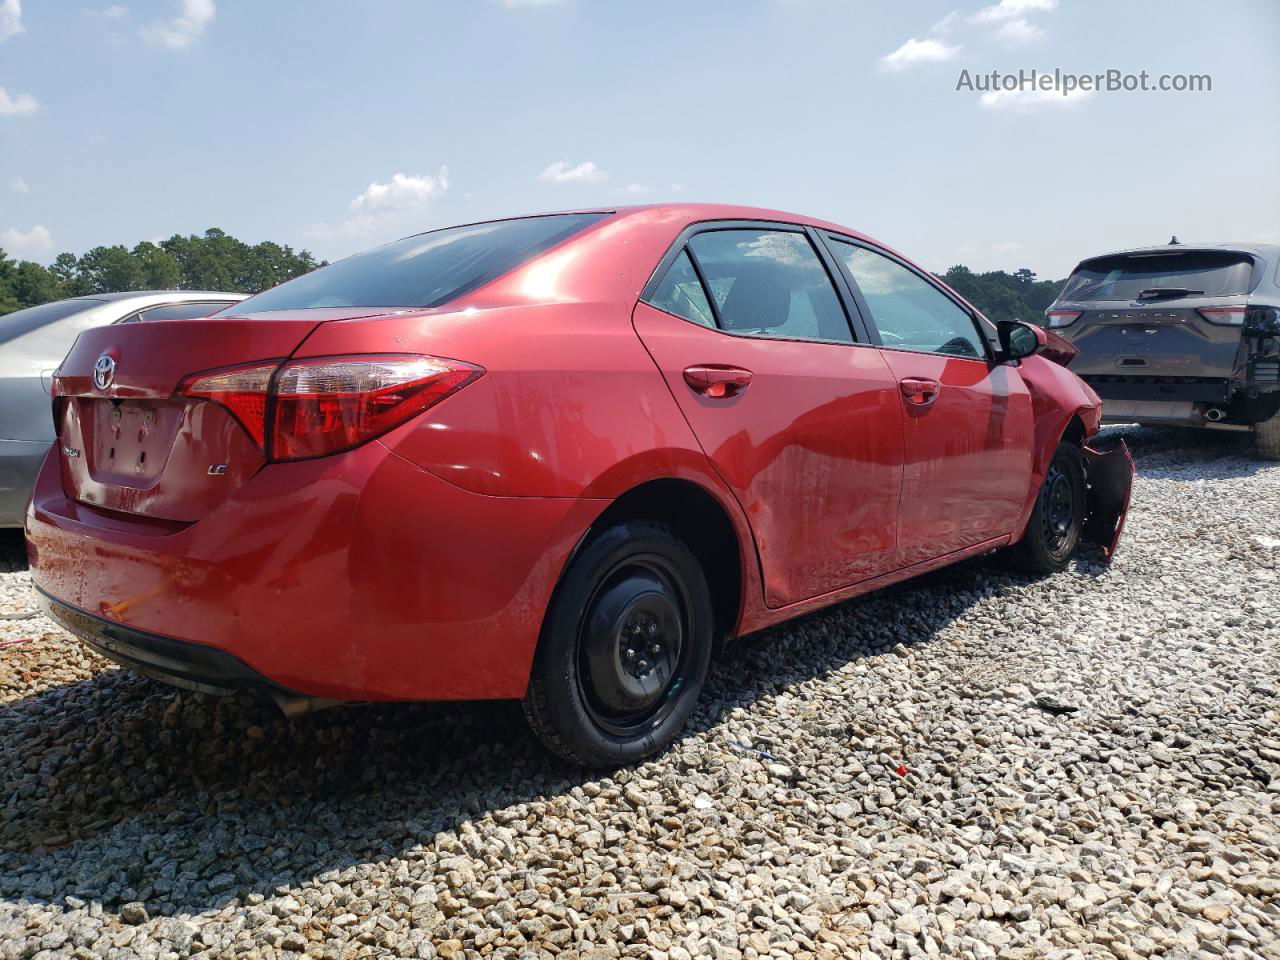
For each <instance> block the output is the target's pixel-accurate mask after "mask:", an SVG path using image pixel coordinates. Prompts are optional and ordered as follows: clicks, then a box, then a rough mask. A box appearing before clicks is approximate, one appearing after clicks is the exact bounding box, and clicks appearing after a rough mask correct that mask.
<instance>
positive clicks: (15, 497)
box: [0, 440, 49, 527]
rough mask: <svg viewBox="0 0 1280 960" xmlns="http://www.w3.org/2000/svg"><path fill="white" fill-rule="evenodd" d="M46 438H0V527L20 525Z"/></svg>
mask: <svg viewBox="0 0 1280 960" xmlns="http://www.w3.org/2000/svg"><path fill="white" fill-rule="evenodd" d="M48 452H49V441H48V440H0V527H20V526H22V517H23V515H24V514H25V513H26V512H27V501H28V500H30V499H31V488H32V487H33V486H35V482H36V476H37V474H39V473H40V464H42V463H44V458H45V454H47V453H48Z"/></svg>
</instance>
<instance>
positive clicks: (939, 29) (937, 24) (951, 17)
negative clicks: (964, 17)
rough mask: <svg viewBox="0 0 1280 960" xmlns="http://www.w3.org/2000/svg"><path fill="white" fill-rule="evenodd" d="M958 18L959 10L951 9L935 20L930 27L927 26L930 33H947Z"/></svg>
mask: <svg viewBox="0 0 1280 960" xmlns="http://www.w3.org/2000/svg"><path fill="white" fill-rule="evenodd" d="M959 19H960V11H959V10H952V11H951V12H950V13H948V14H947V15H946V16H945V17H943V18H942V19H941V20H935V21H934V24H933V26H932V27H930V28H929V32H930V33H937V34H943V35H945V34H948V33H950V32H951V28H952V27H954V26H955V25H956V21H957V20H959Z"/></svg>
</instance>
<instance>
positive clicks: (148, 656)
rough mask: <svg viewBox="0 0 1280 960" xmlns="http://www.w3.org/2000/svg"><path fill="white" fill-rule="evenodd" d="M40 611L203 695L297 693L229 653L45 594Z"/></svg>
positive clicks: (137, 666) (124, 661)
mask: <svg viewBox="0 0 1280 960" xmlns="http://www.w3.org/2000/svg"><path fill="white" fill-rule="evenodd" d="M40 608H41V609H42V610H43V611H44V613H45V614H46V615H47V616H48V617H49V619H51V620H53V622H54V623H56V624H58V626H60V627H62V628H63V629H64V630H66V631H67V632H68V633H70V634H72V635H73V636H75V637H77V638H79V639H80V640H81V641H83V642H84V644H85V645H86V646H88V647H90V648H92V649H93V650H94V651H95V652H96V653H99V654H101V655H102V656H104V657H106V658H108V659H110V660H114V661H115V662H116V663H118V664H120V665H121V666H123V667H128V668H129V669H130V670H133V671H135V672H137V673H141V674H143V675H144V676H148V677H151V678H153V679H156V680H161V681H163V682H165V683H169V684H172V685H173V686H175V687H183V688H185V689H187V690H198V691H200V692H201V693H213V694H230V693H237V692H239V691H242V690H260V691H263V692H267V693H283V694H292V693H293V691H290V690H286V689H285V688H283V687H281V686H279V685H278V684H275V683H272V682H271V681H270V680H268V679H267V678H266V677H264V676H263V675H262V674H260V673H258V672H257V671H256V670H254V669H253V668H252V667H250V666H249V665H248V664H246V663H243V662H242V661H240V660H238V659H237V658H235V657H233V656H232V655H231V654H229V653H227V652H226V651H225V650H219V649H217V648H216V647H206V646H202V645H201V644H197V643H188V642H186V641H184V640H174V639H173V638H172V637H162V636H159V635H157V634H154V633H146V632H145V631H142V630H137V629H134V628H132V627H127V626H125V625H123V624H120V623H114V622H112V621H110V620H107V619H104V618H102V617H95V616H92V615H91V614H88V613H85V612H84V611H83V610H77V609H76V608H75V607H72V606H70V605H68V604H65V603H62V602H61V601H59V600H55V599H54V598H53V597H51V596H49V595H48V594H47V593H45V592H44V591H40Z"/></svg>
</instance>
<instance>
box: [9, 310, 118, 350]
mask: <svg viewBox="0 0 1280 960" xmlns="http://www.w3.org/2000/svg"><path fill="white" fill-rule="evenodd" d="M104 302H105V301H102V300H55V301H54V302H53V303H42V304H40V305H39V306H35V307H27V309H25V310H18V311H16V312H14V313H7V314H5V315H4V316H3V317H0V343H8V342H9V341H10V340H16V339H17V338H18V337H20V336H22V335H23V334H24V333H30V332H31V331H32V330H38V329H39V328H40V327H43V326H45V325H46V324H50V323H57V322H58V321H59V320H65V319H66V318H67V317H69V316H71V315H72V314H73V313H80V312H81V311H82V310H90V309H92V308H93V307H97V306H100V305H101V304H102V303H104Z"/></svg>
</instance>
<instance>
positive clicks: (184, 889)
mask: <svg viewBox="0 0 1280 960" xmlns="http://www.w3.org/2000/svg"><path fill="white" fill-rule="evenodd" d="M1124 432H1125V433H1126V435H1127V436H1128V438H1129V440H1130V442H1131V444H1132V445H1133V446H1134V448H1135V454H1136V457H1137V460H1138V466H1139V471H1140V479H1139V481H1138V485H1137V488H1136V490H1135V496H1134V507H1133V511H1132V513H1131V516H1130V522H1129V528H1128V532H1127V534H1126V542H1125V543H1124V545H1123V549H1122V550H1121V553H1120V556H1119V557H1118V559H1117V561H1116V563H1115V565H1114V566H1113V567H1111V568H1110V569H1104V568H1101V567H1099V566H1096V565H1094V564H1092V563H1090V562H1089V561H1088V560H1085V559H1082V560H1080V561H1079V562H1078V563H1077V565H1076V566H1075V567H1074V568H1073V569H1072V570H1070V571H1068V572H1066V573H1064V574H1061V575H1059V576H1056V577H1053V578H1050V579H1047V580H1041V581H1028V580H1025V579H1022V578H1018V577H1012V576H1009V575H1008V574H1007V573H1005V572H1003V571H1002V570H1001V569H1000V568H999V567H997V566H993V565H992V564H990V563H986V564H983V563H970V564H965V565H962V566H960V567H957V568H954V569H952V570H950V571H945V572H943V573H941V574H937V575H934V576H931V577H928V578H926V579H924V580H922V581H918V582H916V583H913V584H908V585H904V586H902V587H899V588H896V589H893V590H890V591H888V592H886V593H882V594H879V595H876V596H873V597H868V598H864V599H862V600H859V601H855V602H852V603H848V604H845V605H842V606H840V607H837V608H835V609H832V610H828V611H825V612H823V613H820V614H817V615H814V616H811V617H808V618H806V619H804V620H802V621H800V622H797V623H793V624H790V625H788V626H786V627H783V628H779V629H775V630H772V631H769V632H768V633H766V634H764V635H761V636H760V637H758V638H754V639H753V640H751V641H749V642H747V643H745V644H743V645H741V646H740V647H738V648H737V649H736V650H735V651H733V652H731V653H730V654H729V655H728V656H727V657H726V658H725V659H724V660H723V661H722V662H721V663H720V664H719V665H718V666H717V667H716V668H715V670H714V672H713V676H712V679H711V684H710V689H709V690H708V692H707V695H706V696H705V697H704V700H703V704H704V706H703V708H702V709H701V711H700V713H699V714H698V715H697V716H696V719H695V724H694V728H693V730H692V731H691V732H690V734H689V735H688V736H687V737H686V738H685V739H684V740H683V741H682V742H681V743H679V744H678V745H677V746H676V747H675V748H674V749H673V750H671V751H670V752H669V753H668V754H667V755H665V756H663V757H660V758H658V759H657V760H654V761H652V762H649V763H646V764H643V765H641V766H638V767H634V768H631V769H627V770H623V771H620V772H618V773H616V774H614V775H613V776H608V777H601V776H587V775H584V774H582V773H580V772H577V771H575V770H572V769H569V768H566V767H564V766H562V765H559V764H558V763H556V762H554V761H552V760H550V759H548V758H547V756H546V755H544V754H543V753H542V751H541V750H540V749H539V748H538V746H537V745H536V744H535V742H534V741H533V740H532V737H531V736H530V735H529V734H528V733H527V732H526V730H525V729H524V727H523V725H522V723H521V721H520V718H519V712H518V710H517V709H515V708H514V707H512V706H511V705H509V704H488V705H465V706H456V707H448V708H444V707H416V706H411V707H362V708H350V709H343V710H334V711H329V712H326V713H320V714H316V715H313V716H311V717H306V718H302V719H300V720H298V721H296V722H292V723H290V722H288V721H285V720H283V719H282V718H280V717H279V716H277V714H276V713H275V712H274V709H273V708H271V707H268V706H266V705H263V704H260V703H257V702H255V701H253V700H251V699H239V700H232V699H228V700H217V699H211V698H206V697H203V696H200V695H194V694H183V693H175V692H173V691H171V690H169V689H167V688H165V687H162V686H160V685H158V684H154V683H151V682H149V681H146V680H142V679H139V678H135V677H133V676H130V675H129V674H127V673H125V672H122V671H120V670H117V669H114V668H112V667H109V666H108V665H106V664H105V663H104V662H103V661H100V660H98V659H96V658H95V657H92V656H90V655H88V654H86V653H84V652H83V651H82V650H81V648H80V647H79V646H78V645H77V644H76V643H75V642H73V641H71V640H70V639H69V638H68V637H67V636H66V635H65V634H62V633H60V632H59V631H58V630H57V629H56V628H55V627H54V626H53V625H52V624H50V623H49V622H48V621H46V620H43V619H38V618H37V619H27V620H0V643H8V642H10V641H19V642H18V643H16V644H12V645H8V646H4V647H0V800H2V801H3V803H2V810H0V958H11V957H32V956H34V957H39V958H45V957H50V958H51V957H65V956H81V957H88V956H106V957H133V956H143V957H174V956H187V955H193V954H201V955H205V956H242V957H272V956H281V957H290V956H297V955H300V954H304V953H305V954H308V955H311V956H317V957H318V956H325V957H357V956H396V955H399V956H406V957H428V958H429V957H443V958H452V957H475V956H493V957H551V956H559V957H564V958H571V957H582V958H585V957H619V956H621V957H643V958H655V960H660V958H664V957H665V958H670V960H687V958H692V957H698V958H701V957H710V958H736V957H744V958H751V957H757V956H761V957H763V956H775V957H782V956H792V955H794V956H799V957H820V958H836V957H840V958H843V957H857V956H860V955H862V956H880V957H884V956H919V955H921V954H923V955H938V954H943V955H950V956H973V957H993V956H999V957H1064V958H1065V957H1082V956H1083V957H1096V956H1117V957H1133V956H1143V957H1145V956H1168V957H1188V956H1193V955H1197V956H1198V955H1228V956H1237V957H1254V956H1261V957H1280V702H1278V701H1277V690H1278V689H1280V602H1278V600H1277V598H1278V597H1280V576H1278V574H1277V561H1280V465H1264V464H1260V463H1257V462H1254V461H1252V460H1250V459H1248V458H1247V457H1245V456H1243V455H1242V450H1241V445H1240V441H1239V440H1238V439H1237V438H1235V437H1231V436H1220V435H1206V434H1195V433H1192V434H1172V435H1170V434H1162V433H1157V432H1154V431H1146V430H1138V429H1129V430H1126V431H1124ZM1116 433H1117V431H1115V430H1112V431H1108V434H1109V435H1111V436H1115V435H1116ZM0 571H4V572H0V612H10V613H12V612H20V611H26V610H30V609H32V607H33V599H34V598H33V595H32V590H31V588H30V586H29V581H28V578H27V575H26V573H25V572H24V570H23V565H22V562H21V546H20V541H19V540H18V539H17V538H12V537H11V538H9V539H7V540H5V541H4V543H3V545H0ZM23 641H29V642H23Z"/></svg>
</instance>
